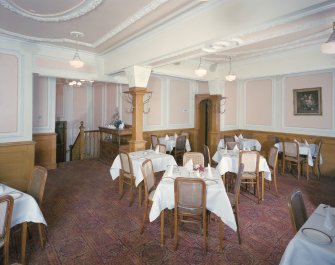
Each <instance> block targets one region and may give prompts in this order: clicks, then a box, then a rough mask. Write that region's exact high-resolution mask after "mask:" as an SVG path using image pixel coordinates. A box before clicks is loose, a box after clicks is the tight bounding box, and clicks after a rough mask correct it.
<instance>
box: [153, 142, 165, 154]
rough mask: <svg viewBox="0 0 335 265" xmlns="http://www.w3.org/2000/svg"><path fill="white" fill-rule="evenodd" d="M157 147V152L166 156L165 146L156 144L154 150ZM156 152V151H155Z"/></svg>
mask: <svg viewBox="0 0 335 265" xmlns="http://www.w3.org/2000/svg"><path fill="white" fill-rule="evenodd" d="M157 147H158V151H159V152H160V153H163V154H166V145H165V144H157V145H156V148H157ZM155 150H156V149H155Z"/></svg>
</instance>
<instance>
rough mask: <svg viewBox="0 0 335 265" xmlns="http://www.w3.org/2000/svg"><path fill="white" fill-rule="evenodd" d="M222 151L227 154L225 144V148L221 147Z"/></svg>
mask: <svg viewBox="0 0 335 265" xmlns="http://www.w3.org/2000/svg"><path fill="white" fill-rule="evenodd" d="M222 153H223V154H227V146H226V147H225V148H223V149H222Z"/></svg>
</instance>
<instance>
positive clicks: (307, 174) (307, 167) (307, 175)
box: [306, 161, 309, 181]
mask: <svg viewBox="0 0 335 265" xmlns="http://www.w3.org/2000/svg"><path fill="white" fill-rule="evenodd" d="M306 177H307V181H309V165H308V161H306Z"/></svg>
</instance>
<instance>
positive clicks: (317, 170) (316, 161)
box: [313, 140, 322, 180]
mask: <svg viewBox="0 0 335 265" xmlns="http://www.w3.org/2000/svg"><path fill="white" fill-rule="evenodd" d="M321 148H322V141H321V140H320V141H319V143H318V151H317V153H316V154H315V156H313V171H314V174H316V175H317V177H318V180H320V175H321V171H320V156H321Z"/></svg>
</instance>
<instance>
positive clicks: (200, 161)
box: [183, 152, 204, 166]
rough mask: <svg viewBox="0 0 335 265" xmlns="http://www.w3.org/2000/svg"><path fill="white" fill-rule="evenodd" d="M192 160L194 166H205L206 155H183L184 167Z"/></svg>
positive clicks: (196, 153)
mask: <svg viewBox="0 0 335 265" xmlns="http://www.w3.org/2000/svg"><path fill="white" fill-rule="evenodd" d="M189 160H192V161H193V165H202V166H204V155H203V154H202V153H199V152H186V153H185V154H184V155H183V166H185V165H186V163H187V162H188V161H189Z"/></svg>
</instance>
